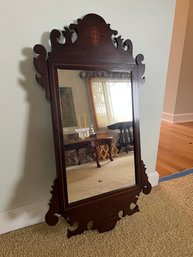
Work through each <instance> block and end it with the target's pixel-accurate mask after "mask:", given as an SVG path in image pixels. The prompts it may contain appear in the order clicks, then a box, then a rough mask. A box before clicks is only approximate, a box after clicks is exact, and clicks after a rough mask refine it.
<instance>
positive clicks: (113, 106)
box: [57, 69, 136, 203]
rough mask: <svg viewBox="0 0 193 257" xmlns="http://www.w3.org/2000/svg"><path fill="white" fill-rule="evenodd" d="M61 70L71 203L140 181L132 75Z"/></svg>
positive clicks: (61, 91) (65, 147) (62, 114)
mask: <svg viewBox="0 0 193 257" xmlns="http://www.w3.org/2000/svg"><path fill="white" fill-rule="evenodd" d="M57 72H58V83H59V95H60V107H61V118H62V125H63V135H64V154H65V162H66V173H67V189H68V200H69V203H71V202H75V201H78V200H81V199H85V198H88V197H91V196H95V195H99V194H102V193H105V192H110V191H113V190H116V189H120V188H124V187H129V186H133V185H135V183H136V182H135V167H134V147H133V111H132V91H131V90H132V89H131V79H130V74H129V73H120V72H119V73H118V72H117V73H116V72H93V71H88V72H86V71H80V70H62V69H58V70H57Z"/></svg>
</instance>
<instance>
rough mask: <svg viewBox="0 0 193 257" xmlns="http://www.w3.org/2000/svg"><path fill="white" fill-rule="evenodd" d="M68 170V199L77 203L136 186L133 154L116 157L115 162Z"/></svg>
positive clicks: (90, 164) (92, 163) (75, 167)
mask: <svg viewBox="0 0 193 257" xmlns="http://www.w3.org/2000/svg"><path fill="white" fill-rule="evenodd" d="M100 164H101V168H97V166H96V162H89V163H85V164H81V165H79V166H72V167H68V168H67V182H68V198H69V202H75V201H78V200H81V199H85V198H88V197H91V196H94V195H98V194H102V193H105V192H109V191H112V190H116V189H120V188H123V187H128V186H132V185H134V184H135V172H134V156H133V153H129V154H126V153H124V154H122V155H119V156H117V157H114V161H110V160H105V161H100Z"/></svg>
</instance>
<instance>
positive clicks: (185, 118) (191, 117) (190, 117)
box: [162, 112, 193, 123]
mask: <svg viewBox="0 0 193 257" xmlns="http://www.w3.org/2000/svg"><path fill="white" fill-rule="evenodd" d="M162 120H164V121H168V122H172V123H182V122H190V121H193V113H179V114H171V113H167V112H163V113H162Z"/></svg>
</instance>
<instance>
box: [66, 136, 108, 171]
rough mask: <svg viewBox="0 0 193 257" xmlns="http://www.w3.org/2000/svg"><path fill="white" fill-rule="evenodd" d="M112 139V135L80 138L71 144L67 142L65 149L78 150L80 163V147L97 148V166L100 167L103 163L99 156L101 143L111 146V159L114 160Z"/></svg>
mask: <svg viewBox="0 0 193 257" xmlns="http://www.w3.org/2000/svg"><path fill="white" fill-rule="evenodd" d="M112 141H113V138H112V137H105V138H90V139H86V140H79V141H76V142H72V143H69V144H65V145H64V150H65V151H67V150H76V154H77V158H78V165H80V164H81V163H80V160H79V149H81V148H91V147H92V148H94V150H95V155H96V163H97V167H98V168H100V167H101V165H100V163H99V156H98V147H99V146H100V145H108V147H109V159H110V160H111V161H113V158H112V153H111V151H112Z"/></svg>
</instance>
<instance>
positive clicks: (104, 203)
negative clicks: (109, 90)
mask: <svg viewBox="0 0 193 257" xmlns="http://www.w3.org/2000/svg"><path fill="white" fill-rule="evenodd" d="M116 35H117V31H115V30H112V29H110V24H107V23H106V22H105V20H104V19H103V18H102V17H100V16H98V15H96V14H88V15H86V16H85V17H84V18H83V19H78V20H77V24H71V25H70V26H69V27H65V28H64V30H63V31H61V32H60V31H58V30H56V29H54V30H52V31H51V34H50V41H51V51H50V52H49V53H47V51H46V49H45V48H44V46H42V45H39V44H38V45H35V46H34V52H35V53H36V57H34V66H35V68H36V70H37V71H38V73H39V74H40V76H37V75H36V80H37V82H38V83H39V84H40V85H41V86H42V87H43V88H44V89H45V92H46V98H47V99H48V100H49V101H50V103H51V112H52V123H53V135H54V148H55V159H56V179H55V181H54V185H53V187H52V188H53V190H52V191H51V193H52V198H51V200H50V204H49V205H50V207H49V210H48V212H47V213H46V216H45V219H46V222H47V223H48V224H49V225H55V224H56V223H57V221H58V215H61V216H63V217H64V218H65V219H66V220H67V222H68V223H69V224H70V225H73V224H74V223H76V222H78V227H77V228H76V229H75V230H70V229H69V230H68V234H67V236H68V237H71V236H73V235H77V234H81V233H82V232H83V231H84V230H87V229H88V224H89V222H90V221H92V227H91V229H97V230H98V231H99V232H104V231H108V230H110V229H112V228H114V226H115V225H116V223H117V221H118V220H119V219H120V218H121V217H120V215H119V214H120V211H122V215H121V216H122V217H123V216H125V215H131V214H133V213H135V212H137V211H139V207H138V205H137V200H138V196H139V194H140V192H141V191H143V193H145V194H148V193H150V191H151V184H150V183H149V181H148V178H147V175H146V173H145V166H144V164H143V161H142V160H141V151H140V134H139V114H138V89H139V86H140V84H142V83H143V81H144V77H143V74H144V71H145V65H144V64H143V63H142V61H143V59H144V58H143V55H141V54H139V55H137V57H136V58H135V59H134V58H133V46H132V42H131V41H130V40H128V39H127V40H125V41H124V40H123V39H122V38H121V36H116ZM74 36H76V38H75V39H74ZM61 39H63V41H64V42H63V43H61ZM58 68H63V69H82V70H92V71H93V70H94V71H96V72H97V71H101V70H102V71H107V72H117V71H118V72H130V73H131V75H132V76H131V77H132V90H133V110H134V113H133V114H134V149H135V150H134V151H135V152H134V153H135V175H136V185H134V186H132V187H128V188H123V189H118V190H114V191H112V192H108V193H104V194H101V195H97V196H94V197H90V198H87V199H84V200H80V201H77V202H74V203H70V204H69V203H68V195H67V182H66V170H65V159H64V154H63V151H64V149H63V133H62V124H61V117H60V110H59V95H58V90H57V86H58V84H57V83H58V80H57V79H58V78H57V69H58ZM131 204H134V208H132V207H131Z"/></svg>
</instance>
